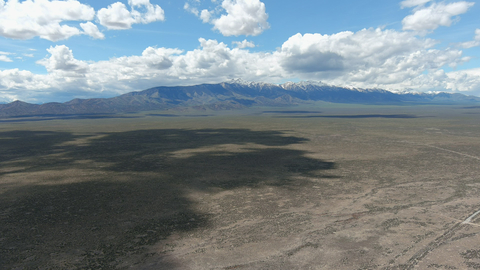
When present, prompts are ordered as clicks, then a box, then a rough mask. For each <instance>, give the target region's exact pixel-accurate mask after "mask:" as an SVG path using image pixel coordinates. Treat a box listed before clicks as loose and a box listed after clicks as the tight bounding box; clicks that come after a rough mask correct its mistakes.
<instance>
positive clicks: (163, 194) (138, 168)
mask: <svg viewBox="0 0 480 270" xmlns="http://www.w3.org/2000/svg"><path fill="white" fill-rule="evenodd" d="M0 138H2V140H0V142H1V144H2V145H1V146H6V147H7V151H6V152H2V154H1V155H0V165H8V166H13V167H18V168H19V169H16V170H15V171H13V172H8V171H7V172H5V173H3V175H0V176H1V177H15V175H16V174H18V173H21V174H22V175H26V176H24V177H31V176H33V175H37V174H35V173H47V172H48V171H52V172H55V173H53V174H52V179H49V180H50V181H49V184H48V185H46V184H45V185H44V184H35V185H24V186H21V185H18V186H16V187H12V186H10V187H8V191H6V192H4V193H3V194H2V196H1V197H0V209H1V212H0V233H1V236H0V246H1V251H0V252H1V253H0V258H1V260H0V266H1V267H0V268H3V269H9V268H15V267H25V268H26V269H29V268H42V267H46V268H64V269H68V268H80V269H88V268H90V269H117V268H121V267H124V268H128V267H132V266H133V267H135V265H136V264H139V263H142V262H144V261H145V260H147V259H148V257H149V256H156V257H160V258H161V257H162V254H161V253H155V254H152V253H149V252H151V251H149V247H151V246H153V245H154V244H156V243H159V242H160V241H162V240H163V239H166V238H167V237H168V236H170V235H172V234H175V233H181V232H189V231H194V230H198V229H208V228H209V226H210V220H211V217H212V213H207V212H202V211H200V210H198V209H197V208H196V207H195V202H194V201H192V200H191V199H189V197H188V196H187V195H188V194H189V192H192V191H199V192H206V193H208V194H215V193H218V192H221V191H225V190H232V189H235V188H240V187H251V188H256V187H263V186H277V187H284V188H289V187H290V186H298V185H302V184H305V183H302V182H299V180H296V178H295V177H294V176H298V175H309V176H315V177H322V175H323V174H324V173H325V172H326V171H327V170H329V169H332V168H334V166H335V164H334V163H332V162H326V161H322V160H318V159H313V158H309V157H307V156H306V154H307V152H305V151H300V150H295V149H291V148H288V146H289V145H292V144H301V143H305V142H306V141H307V140H306V139H304V138H299V137H294V136H287V135H286V134H284V133H282V132H276V131H251V130H247V129H201V130H185V129H165V130H137V131H129V132H118V133H113V132H112V133H106V134H103V136H102V137H96V138H93V137H92V138H89V139H88V140H87V143H85V142H83V143H80V144H75V143H72V142H73V141H74V140H75V139H79V138H80V137H77V136H74V135H72V134H70V133H62V132H35V131H30V132H28V131H18V132H6V133H0ZM83 139H85V138H83ZM66 142H71V143H66ZM72 169H79V170H78V172H82V173H83V174H86V175H85V176H82V175H71V173H70V174H68V171H69V170H70V171H71V170H72ZM62 172H65V173H64V174H63V173H62ZM325 177H326V178H328V177H329V176H327V175H325ZM69 178H71V179H78V180H76V181H72V183H65V180H69ZM56 182H57V183H56ZM0 188H1V185H0ZM157 261H158V260H157ZM161 265H162V266H161V267H162V269H171V268H179V267H180V268H181V265H179V264H178V262H172V261H169V262H166V261H165V262H164V263H162V264H161Z"/></svg>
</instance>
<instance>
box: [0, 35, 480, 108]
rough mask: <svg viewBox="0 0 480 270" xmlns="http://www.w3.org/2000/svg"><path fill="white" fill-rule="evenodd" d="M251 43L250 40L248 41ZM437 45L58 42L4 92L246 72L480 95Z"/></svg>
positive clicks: (348, 39) (9, 78) (401, 40)
mask: <svg viewBox="0 0 480 270" xmlns="http://www.w3.org/2000/svg"><path fill="white" fill-rule="evenodd" d="M239 43H240V44H242V43H241V42H239ZM243 43H244V44H245V46H246V45H247V44H248V41H246V40H245V41H244V42H243ZM436 44H437V42H436V41H435V40H432V39H428V38H421V37H418V36H415V35H414V34H413V33H410V32H399V31H395V30H384V29H380V28H376V29H374V28H370V29H363V30H360V31H358V32H341V33H337V34H332V35H321V34H304V35H302V34H296V35H294V36H292V37H290V38H289V39H288V40H287V41H285V42H284V43H283V44H282V46H281V47H280V48H279V49H278V50H277V51H275V52H250V51H249V50H248V49H243V48H242V46H241V45H240V46H239V44H237V46H236V47H235V48H230V47H229V46H227V44H225V43H223V42H219V41H217V40H206V39H203V38H200V39H199V47H198V48H197V49H194V50H191V51H182V50H180V49H174V48H155V47H148V48H146V49H145V50H144V51H143V52H142V53H141V54H140V55H134V56H123V57H117V58H111V59H109V60H106V61H98V62H85V61H81V60H78V59H76V58H75V57H74V54H73V52H72V51H71V50H70V49H69V48H68V47H66V46H64V45H58V46H54V47H51V48H49V49H48V50H47V51H48V53H49V56H48V57H46V58H44V59H42V60H40V61H38V64H40V65H42V66H44V67H45V69H46V70H47V71H48V74H46V75H35V74H32V73H31V72H29V71H21V70H17V69H13V70H4V71H1V73H0V89H1V90H0V92H1V93H2V95H4V96H9V97H10V98H12V97H15V96H16V93H18V94H19V95H20V94H21V95H22V96H25V95H27V96H28V97H29V98H30V99H29V101H33V102H39V101H40V102H41V101H46V100H41V99H40V95H39V94H38V93H37V92H35V91H38V90H42V91H46V92H52V93H55V92H62V91H67V92H69V93H71V94H72V95H75V94H76V95H77V96H83V95H84V96H95V95H98V96H112V95H117V94H122V93H125V92H129V91H134V90H142V89H146V88H148V87H153V86H158V85H192V84H200V83H218V82H222V81H226V80H229V79H233V78H239V77H240V78H243V79H245V80H252V81H265V82H271V83H276V82H278V81H280V80H285V79H286V78H299V79H304V80H309V79H314V80H322V81H323V82H325V83H329V84H334V85H339V86H355V87H364V88H373V87H377V88H384V89H389V90H399V91H401V90H404V89H415V90H424V91H426V90H448V91H465V92H467V93H476V94H480V71H479V70H468V71H455V72H444V71H443V69H442V68H443V67H445V66H452V67H455V66H457V65H460V64H462V63H465V62H466V61H468V60H469V58H467V57H464V56H463V55H462V51H461V50H458V49H454V48H445V49H435V48H434V47H435V45H436ZM246 47H248V46H246ZM27 93H28V94H27ZM37 94H38V96H37Z"/></svg>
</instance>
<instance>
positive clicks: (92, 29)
mask: <svg viewBox="0 0 480 270" xmlns="http://www.w3.org/2000/svg"><path fill="white" fill-rule="evenodd" d="M80 27H82V29H83V31H85V34H87V35H89V36H91V37H93V38H95V39H104V38H105V35H104V34H103V33H102V32H100V30H98V27H97V26H96V25H95V24H93V23H92V22H86V23H81V24H80Z"/></svg>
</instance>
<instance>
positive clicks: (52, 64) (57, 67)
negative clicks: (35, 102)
mask: <svg viewBox="0 0 480 270" xmlns="http://www.w3.org/2000/svg"><path fill="white" fill-rule="evenodd" d="M47 51H48V52H49V53H50V54H51V56H50V57H49V58H45V59H42V60H40V61H37V63H38V64H41V65H43V66H45V68H46V69H47V71H48V72H50V73H54V72H62V73H68V74H69V75H73V77H77V76H82V75H83V74H85V73H86V72H87V70H88V64H87V63H86V62H83V61H80V60H77V59H75V58H74V57H73V53H72V51H71V50H70V49H69V48H68V47H67V46H65V45H57V46H55V47H50V48H49V49H47ZM63 75H65V74H63Z"/></svg>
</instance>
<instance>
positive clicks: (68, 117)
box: [0, 114, 140, 123]
mask: <svg viewBox="0 0 480 270" xmlns="http://www.w3.org/2000/svg"><path fill="white" fill-rule="evenodd" d="M113 118H140V116H126V115H117V114H65V115H52V114H45V115H42V114H39V115H25V116H17V117H12V118H0V123H19V122H40V121H52V120H79V119H113Z"/></svg>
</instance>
